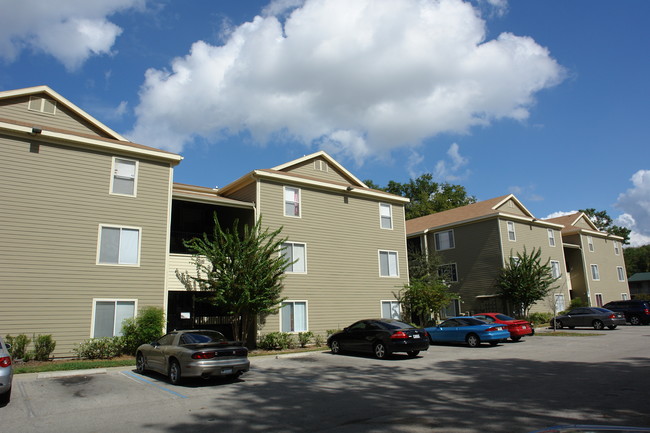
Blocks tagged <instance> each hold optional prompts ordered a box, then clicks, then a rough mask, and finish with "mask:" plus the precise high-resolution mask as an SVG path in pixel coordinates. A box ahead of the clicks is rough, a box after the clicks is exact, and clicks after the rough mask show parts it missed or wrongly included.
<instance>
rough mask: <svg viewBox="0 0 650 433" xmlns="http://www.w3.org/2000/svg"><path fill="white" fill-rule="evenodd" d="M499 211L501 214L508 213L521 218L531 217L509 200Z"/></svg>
mask: <svg viewBox="0 0 650 433" xmlns="http://www.w3.org/2000/svg"><path fill="white" fill-rule="evenodd" d="M497 210H499V211H501V212H507V213H511V214H515V215H519V216H529V215H528V214H526V213H525V212H524V211H523V210H522V209H521V208H520V207H519V206H518V205H517V203H516V202H515V201H514V200H512V199H510V200H507V201H506V202H505V203H503V204H502V205H501V206H499V207H498V208H497Z"/></svg>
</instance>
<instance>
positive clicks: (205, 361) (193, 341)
mask: <svg viewBox="0 0 650 433" xmlns="http://www.w3.org/2000/svg"><path fill="white" fill-rule="evenodd" d="M135 356H136V370H137V371H138V373H143V372H145V371H146V370H153V371H157V372H159V373H162V374H166V375H167V376H168V377H169V381H170V382H171V383H173V384H175V385H177V384H179V383H181V381H182V379H184V378H187V377H202V378H205V379H207V378H210V377H215V376H228V377H233V378H234V377H238V376H239V375H241V374H242V373H244V372H246V371H248V370H249V369H250V361H249V360H248V349H247V348H246V347H244V346H243V344H242V343H241V342H236V341H228V339H227V338H226V337H224V336H223V334H222V333H220V332H217V331H210V330H185V331H173V332H170V333H169V334H167V335H164V336H162V337H160V338H159V339H158V340H156V341H154V342H153V343H151V344H143V345H141V346H140V347H138V350H137V351H136V355H135Z"/></svg>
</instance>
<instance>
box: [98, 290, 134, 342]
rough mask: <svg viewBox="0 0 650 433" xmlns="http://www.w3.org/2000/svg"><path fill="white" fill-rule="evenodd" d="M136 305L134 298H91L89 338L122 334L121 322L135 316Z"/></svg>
mask: <svg viewBox="0 0 650 433" xmlns="http://www.w3.org/2000/svg"><path fill="white" fill-rule="evenodd" d="M136 306H137V300H136V299H93V323H92V329H91V333H90V336H91V338H101V337H119V336H122V322H123V321H124V319H128V318H133V317H135V311H136Z"/></svg>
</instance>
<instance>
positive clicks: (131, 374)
mask: <svg viewBox="0 0 650 433" xmlns="http://www.w3.org/2000/svg"><path fill="white" fill-rule="evenodd" d="M121 373H122V374H124V375H126V376H130V377H132V378H133V379H136V380H138V381H140V382H144V383H146V384H148V385H152V386H155V387H156V388H158V389H162V390H163V391H167V392H168V393H170V394H173V395H175V396H177V397H180V398H188V397H187V396H185V395H183V394H179V393H177V392H176V391H173V390H171V389H169V388H165V387H164V386H160V385H158V384H157V383H154V382H152V381H150V380H148V379H145V378H144V377H142V376H140V375H139V374H135V373H133V372H131V371H122V372H121Z"/></svg>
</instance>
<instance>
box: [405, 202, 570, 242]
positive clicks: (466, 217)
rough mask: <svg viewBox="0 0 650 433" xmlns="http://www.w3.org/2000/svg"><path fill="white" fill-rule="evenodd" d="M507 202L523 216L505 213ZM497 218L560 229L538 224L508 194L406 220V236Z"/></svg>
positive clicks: (551, 225)
mask: <svg viewBox="0 0 650 433" xmlns="http://www.w3.org/2000/svg"><path fill="white" fill-rule="evenodd" d="M509 200H512V202H513V203H514V204H515V205H516V206H517V208H518V209H519V210H520V211H521V212H522V213H523V214H524V216H522V215H518V214H515V213H510V212H508V211H507V209H502V208H501V206H503V204H505V203H506V202H508V201H509ZM498 216H508V217H509V218H514V219H523V220H526V221H531V222H533V221H534V222H536V223H537V224H541V225H546V226H549V227H555V228H560V226H557V225H556V224H549V223H542V222H540V220H537V219H536V218H535V217H534V216H533V214H532V213H531V212H530V211H529V210H528V209H526V207H525V206H524V205H523V204H522V203H521V202H520V201H519V200H518V199H517V197H515V196H514V195H513V194H508V195H502V196H500V197H495V198H492V199H489V200H483V201H479V202H477V203H472V204H468V205H466V206H461V207H457V208H454V209H449V210H446V211H443V212H436V213H434V214H430V215H425V216H422V217H419V218H413V219H410V220H407V221H406V234H407V235H412V234H417V233H424V232H427V231H429V230H430V229H433V228H436V229H437V228H442V227H446V226H451V225H458V224H465V223H469V222H474V221H480V220H484V219H488V218H495V217H498Z"/></svg>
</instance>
